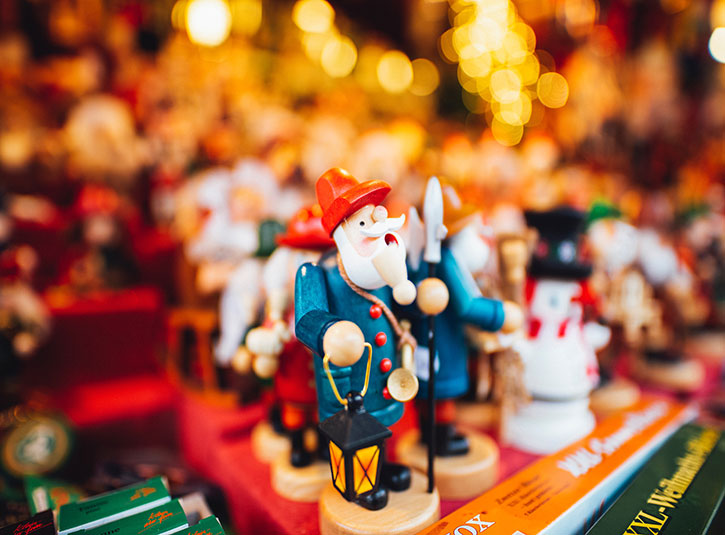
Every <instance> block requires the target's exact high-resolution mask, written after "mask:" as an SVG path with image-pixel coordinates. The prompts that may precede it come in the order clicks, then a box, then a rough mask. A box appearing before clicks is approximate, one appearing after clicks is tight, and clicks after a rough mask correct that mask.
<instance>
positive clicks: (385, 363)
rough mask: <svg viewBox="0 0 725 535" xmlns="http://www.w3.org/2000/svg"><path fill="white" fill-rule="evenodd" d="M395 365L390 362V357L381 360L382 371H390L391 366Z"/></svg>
mask: <svg viewBox="0 0 725 535" xmlns="http://www.w3.org/2000/svg"><path fill="white" fill-rule="evenodd" d="M392 367H393V363H392V362H390V359H383V360H381V361H380V371H381V372H383V373H388V372H389V371H390V368H392Z"/></svg>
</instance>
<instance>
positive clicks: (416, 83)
mask: <svg viewBox="0 0 725 535" xmlns="http://www.w3.org/2000/svg"><path fill="white" fill-rule="evenodd" d="M412 66H413V84H412V85H411V86H410V92H411V93H413V94H414V95H418V96H426V95H430V94H431V93H432V92H433V91H435V90H436V88H437V87H438V84H439V83H440V75H439V74H438V69H437V68H436V66H435V65H434V64H433V62H432V61H430V60H428V59H425V58H418V59H414V60H413V63H412Z"/></svg>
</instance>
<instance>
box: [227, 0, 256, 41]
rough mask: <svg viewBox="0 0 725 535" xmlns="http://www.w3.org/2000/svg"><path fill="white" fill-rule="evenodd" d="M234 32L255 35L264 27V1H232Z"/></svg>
mask: <svg viewBox="0 0 725 535" xmlns="http://www.w3.org/2000/svg"><path fill="white" fill-rule="evenodd" d="M231 11H232V31H234V32H236V33H239V34H243V35H254V34H255V33H257V30H259V27H260V26H261V25H262V0H232V2H231Z"/></svg>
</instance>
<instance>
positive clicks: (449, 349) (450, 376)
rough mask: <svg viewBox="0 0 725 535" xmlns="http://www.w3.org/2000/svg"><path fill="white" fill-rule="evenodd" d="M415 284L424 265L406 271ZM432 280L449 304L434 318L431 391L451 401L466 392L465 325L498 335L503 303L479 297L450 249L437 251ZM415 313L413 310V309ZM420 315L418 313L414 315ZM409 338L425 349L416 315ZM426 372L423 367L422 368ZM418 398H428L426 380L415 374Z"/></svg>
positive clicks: (424, 326)
mask: <svg viewBox="0 0 725 535" xmlns="http://www.w3.org/2000/svg"><path fill="white" fill-rule="evenodd" d="M409 276H410V280H411V281H413V282H414V283H415V284H418V283H419V282H420V281H422V280H423V279H425V278H426V277H427V276H428V264H426V263H425V262H421V264H420V266H419V268H418V269H417V270H415V271H412V270H409ZM436 276H437V277H438V278H439V279H441V280H442V281H443V282H444V283H445V284H446V286H447V287H448V292H449V294H450V300H449V302H448V306H447V307H446V309H445V310H444V311H443V312H442V313H441V314H439V315H438V316H436V318H435V329H436V331H435V336H436V340H435V342H436V352H437V355H438V365H437V366H436V368H437V373H436V383H435V390H434V397H435V399H451V398H457V397H459V396H462V395H463V394H465V393H466V392H467V391H468V385H469V379H468V344H467V342H466V336H465V332H464V328H465V324H470V325H473V326H475V327H478V328H480V329H483V330H486V331H498V330H499V329H500V328H501V326H502V325H503V321H504V312H503V303H502V302H501V301H498V300H496V299H488V298H486V297H483V296H482V295H481V291H480V290H479V288H478V286H477V285H476V282H475V280H474V279H473V276H472V275H471V273H470V272H469V271H468V270H467V269H465V268H464V267H462V266H460V265H459V263H458V262H457V260H456V259H455V257H454V256H453V253H452V252H451V251H450V249H449V248H448V247H446V246H444V247H443V248H442V250H441V262H440V263H439V264H438V267H437V271H436ZM415 308H416V310H417V307H415ZM418 314H419V315H420V311H418ZM412 334H413V336H415V339H416V340H417V342H418V348H419V349H423V348H425V349H427V348H428V319H427V318H426V317H423V316H422V315H420V316H419V317H418V318H417V319H416V320H415V321H413V327H412ZM425 368H426V369H427V365H426V366H425ZM418 377H419V380H420V389H419V390H418V397H419V398H422V399H426V398H427V397H428V381H427V380H426V379H427V377H421V376H420V374H419V376H418Z"/></svg>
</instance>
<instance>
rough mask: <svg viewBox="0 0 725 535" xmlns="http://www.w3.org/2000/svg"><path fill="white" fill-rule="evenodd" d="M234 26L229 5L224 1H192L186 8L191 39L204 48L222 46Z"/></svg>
mask: <svg viewBox="0 0 725 535" xmlns="http://www.w3.org/2000/svg"><path fill="white" fill-rule="evenodd" d="M231 26H232V14H231V11H230V9H229V4H227V3H226V2H224V1H223V0H191V1H190V2H189V3H188V5H187V7H186V31H187V34H188V35H189V39H190V40H191V41H192V42H193V43H196V44H199V45H204V46H217V45H220V44H222V43H223V42H224V41H225V40H226V38H227V37H229V32H230V30H231Z"/></svg>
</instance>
